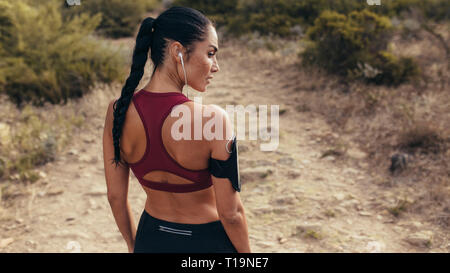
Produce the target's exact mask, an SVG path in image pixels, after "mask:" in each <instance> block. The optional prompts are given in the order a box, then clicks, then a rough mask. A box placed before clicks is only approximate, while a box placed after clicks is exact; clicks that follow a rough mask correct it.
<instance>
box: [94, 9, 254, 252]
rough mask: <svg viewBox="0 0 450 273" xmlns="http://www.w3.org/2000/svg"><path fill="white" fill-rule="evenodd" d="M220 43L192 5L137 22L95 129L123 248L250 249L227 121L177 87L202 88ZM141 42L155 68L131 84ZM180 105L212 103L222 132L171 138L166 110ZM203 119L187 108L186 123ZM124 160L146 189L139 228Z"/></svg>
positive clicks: (140, 66)
mask: <svg viewBox="0 0 450 273" xmlns="http://www.w3.org/2000/svg"><path fill="white" fill-rule="evenodd" d="M218 48H219V46H218V39H217V33H216V30H215V27H214V25H213V23H212V22H211V21H210V20H209V19H208V18H206V17H205V16H204V15H203V14H202V13H200V12H199V11H197V10H194V9H191V8H185V7H173V8H170V9H168V10H166V11H165V12H163V13H162V14H160V15H159V16H158V18H156V19H153V18H146V19H145V20H144V21H143V22H142V24H141V26H140V29H139V33H138V35H137V38H136V45H135V48H134V51H133V62H132V65H131V71H130V75H129V77H128V79H127V81H126V83H125V85H124V87H123V89H122V93H121V96H120V98H118V99H117V100H113V101H111V102H110V104H109V107H108V110H107V114H106V121H105V129H104V135H103V154H104V164H105V176H106V184H107V188H108V201H109V203H110V205H111V209H112V212H113V215H114V218H115V221H116V223H117V225H118V227H119V230H120V232H121V233H122V236H123V238H124V239H125V241H126V243H127V245H128V250H129V252H133V251H134V252H204V253H207V252H250V244H249V239H248V228H247V222H246V218H245V214H244V208H243V205H242V202H241V200H240V197H239V193H238V192H237V191H239V190H240V188H239V187H240V185H239V183H238V182H239V173H238V172H239V169H238V166H237V163H238V160H237V144H236V138H235V137H234V138H233V139H230V138H227V137H226V136H229V135H230V132H231V133H232V124H231V122H230V120H229V117H228V115H227V113H226V112H225V111H224V110H223V109H221V108H220V107H218V106H216V105H202V104H199V103H196V102H193V101H191V100H189V99H188V98H187V97H186V96H185V95H184V94H183V93H182V90H183V87H184V85H186V84H189V85H190V86H191V87H192V88H193V89H195V90H197V91H199V92H205V90H206V85H207V84H208V83H209V79H211V78H212V75H213V73H216V72H218V71H219V65H218V63H217V59H216V52H217V51H218ZM149 50H150V54H151V55H150V56H151V59H152V62H153V64H154V69H153V74H152V77H151V80H150V82H149V83H148V84H147V85H146V86H145V87H144V88H143V89H141V90H139V91H138V92H136V93H135V89H136V88H137V86H138V84H139V81H140V80H141V78H142V76H143V74H144V66H145V63H146V61H147V56H148V52H149ZM175 106H177V107H175ZM179 106H183V107H184V109H188V110H189V111H190V113H194V111H205V112H206V111H209V112H213V113H214V115H213V118H216V119H219V120H222V121H223V125H224V126H223V127H224V129H223V133H224V135H223V137H222V138H220V137H219V138H217V139H213V140H207V139H206V138H204V137H202V138H201V139H200V140H198V139H194V134H193V133H192V132H191V138H190V139H189V138H186V139H181V140H175V139H174V138H172V134H171V128H172V126H173V125H174V123H175V122H176V121H177V118H175V117H172V116H171V113H172V112H173V111H174V109H180V108H178V107H179ZM200 113H203V112H200ZM194 119H196V121H195V122H194ZM210 119H211V118H208V119H207V118H204V117H200V118H198V115H197V116H196V115H191V117H190V124H191V128H194V124H198V123H199V124H202V125H205V123H207V122H208V120H210ZM202 128H203V127H202ZM191 131H194V130H191ZM202 132H203V130H202ZM233 135H234V134H233ZM230 150H231V152H230ZM230 153H231V155H230ZM233 160H234V163H235V164H234V165H233V164H228V163H229V162H231V161H233ZM222 163H227V164H228V165H227V164H222ZM212 166H213V167H212ZM220 166H222V167H224V168H223V169H221V168H220ZM130 168H131V169H132V171H133V173H134V174H135V176H136V177H137V178H138V180H139V182H140V183H141V184H142V188H143V189H144V191H145V193H146V194H147V200H146V203H145V208H144V210H143V212H142V215H141V218H140V221H139V224H138V228H137V231H136V227H135V224H134V221H133V216H132V213H131V209H130V206H129V203H128V199H127V192H128V180H129V169H130ZM212 173H214V175H212Z"/></svg>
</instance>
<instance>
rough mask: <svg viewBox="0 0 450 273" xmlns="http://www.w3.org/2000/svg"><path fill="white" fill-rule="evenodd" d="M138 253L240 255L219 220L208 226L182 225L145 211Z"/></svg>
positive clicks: (137, 234)
mask: <svg viewBox="0 0 450 273" xmlns="http://www.w3.org/2000/svg"><path fill="white" fill-rule="evenodd" d="M134 252H135V253H140V252H145V253H167V252H172V253H220V252H222V253H237V251H236V248H235V247H234V246H233V244H232V243H231V241H230V239H229V238H228V235H227V234H226V232H225V229H224V228H223V225H222V222H220V221H219V220H217V221H214V222H209V223H205V224H180V223H174V222H168V221H165V220H161V219H157V218H155V217H153V216H151V215H150V214H148V213H147V211H145V210H144V211H143V212H142V215H141V219H140V220H139V225H138V229H137V232H136V242H135V245H134Z"/></svg>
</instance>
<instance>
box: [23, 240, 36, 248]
mask: <svg viewBox="0 0 450 273" xmlns="http://www.w3.org/2000/svg"><path fill="white" fill-rule="evenodd" d="M25 245H26V246H31V247H32V248H33V249H34V248H36V246H37V243H36V242H35V241H32V240H27V241H25Z"/></svg>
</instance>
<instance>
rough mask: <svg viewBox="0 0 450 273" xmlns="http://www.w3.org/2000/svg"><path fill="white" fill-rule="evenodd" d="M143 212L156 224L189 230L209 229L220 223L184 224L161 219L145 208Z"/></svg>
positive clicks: (218, 221)
mask: <svg viewBox="0 0 450 273" xmlns="http://www.w3.org/2000/svg"><path fill="white" fill-rule="evenodd" d="M143 214H144V215H145V216H146V217H147V218H148V219H149V220H150V221H151V222H152V223H153V224H158V225H164V226H168V227H171V228H179V229H190V230H197V231H201V230H210V229H211V228H214V227H218V226H221V225H222V223H221V222H220V220H217V221H213V222H208V223H203V224H184V223H176V222H170V221H166V220H162V219H159V218H156V217H153V216H151V215H150V214H149V213H148V212H147V211H146V210H145V209H144V211H143Z"/></svg>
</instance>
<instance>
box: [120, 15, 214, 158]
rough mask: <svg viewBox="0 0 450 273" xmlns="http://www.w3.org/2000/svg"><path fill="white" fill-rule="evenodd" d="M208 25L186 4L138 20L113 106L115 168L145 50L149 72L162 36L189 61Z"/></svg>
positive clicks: (159, 56)
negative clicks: (179, 47)
mask: <svg viewBox="0 0 450 273" xmlns="http://www.w3.org/2000/svg"><path fill="white" fill-rule="evenodd" d="M208 25H213V23H212V22H211V21H210V20H209V19H208V18H206V17H205V16H204V15H203V14H202V13H201V12H199V11H197V10H195V9H191V8H187V7H172V8H170V9H168V10H166V11H165V12H163V13H162V14H160V15H159V16H158V18H157V19H153V18H151V17H148V18H146V19H144V21H142V23H141V26H140V28H139V32H138V34H137V37H136V45H135V47H134V50H133V61H132V64H131V71H130V75H129V76H128V79H127V80H126V82H125V85H124V87H123V88H122V93H121V95H120V98H119V99H118V100H117V101H116V102H115V103H114V105H113V109H114V122H113V129H112V136H113V142H114V159H113V162H114V163H115V164H116V167H117V165H118V164H120V163H123V161H121V158H120V137H121V136H122V127H123V124H124V122H125V115H126V113H127V110H128V107H129V106H130V103H131V99H132V98H133V95H134V91H135V90H136V88H137V86H138V85H139V82H140V80H141V79H142V76H143V75H144V67H145V63H146V62H147V58H148V52H149V49H151V59H152V62H153V65H154V69H153V73H155V71H156V68H157V67H158V66H159V65H161V64H162V62H163V60H164V51H165V48H166V46H167V40H166V39H169V40H174V41H178V42H179V43H181V44H182V45H183V46H184V47H185V48H186V49H187V52H186V53H187V56H186V59H187V60H189V53H190V52H192V51H193V50H194V49H193V48H191V47H192V45H193V44H194V42H197V41H204V40H205V38H206V34H207V27H208ZM153 73H152V75H153Z"/></svg>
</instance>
